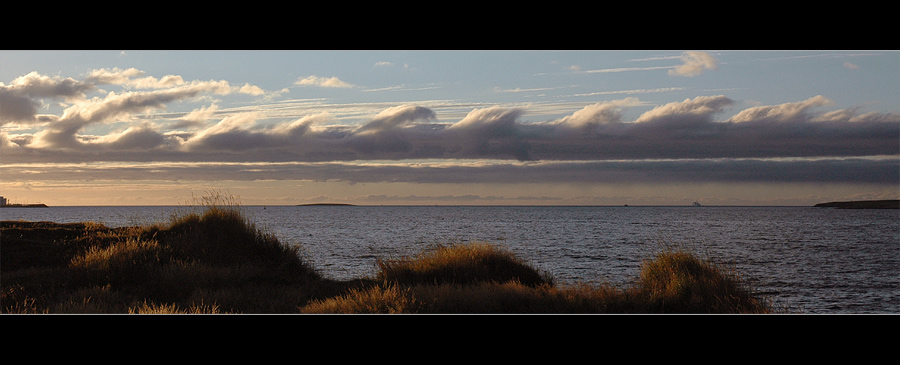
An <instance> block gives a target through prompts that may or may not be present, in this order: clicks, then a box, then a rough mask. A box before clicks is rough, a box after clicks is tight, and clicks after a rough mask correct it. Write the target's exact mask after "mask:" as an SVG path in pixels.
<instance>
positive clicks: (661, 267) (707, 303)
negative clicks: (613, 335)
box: [638, 251, 771, 313]
mask: <svg viewBox="0 0 900 365" xmlns="http://www.w3.org/2000/svg"><path fill="white" fill-rule="evenodd" d="M638 288H639V290H640V293H641V295H643V296H644V297H645V298H646V305H647V311H648V312H652V313H769V312H770V311H771V309H770V308H769V306H768V303H766V302H765V301H763V300H762V299H760V298H757V297H756V296H754V294H753V291H752V290H751V289H750V288H749V287H747V286H746V285H745V284H743V283H742V282H741V281H740V279H739V278H738V277H737V276H736V275H734V274H733V273H731V272H727V271H725V270H723V269H721V268H719V267H717V266H716V265H714V264H713V263H711V262H709V261H707V260H701V259H699V258H697V257H696V256H695V255H693V254H690V253H687V252H675V251H672V252H663V253H661V254H658V255H657V256H656V257H655V258H654V259H652V260H649V261H646V262H645V263H644V264H643V265H642V266H641V273H640V281H639V283H638Z"/></svg>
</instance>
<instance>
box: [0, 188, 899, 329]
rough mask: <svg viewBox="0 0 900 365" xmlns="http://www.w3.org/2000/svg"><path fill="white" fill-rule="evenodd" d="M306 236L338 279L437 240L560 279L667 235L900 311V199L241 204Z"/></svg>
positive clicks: (729, 261)
mask: <svg viewBox="0 0 900 365" xmlns="http://www.w3.org/2000/svg"><path fill="white" fill-rule="evenodd" d="M241 209H242V210H243V211H244V214H245V215H246V216H247V217H248V218H249V219H250V220H251V221H252V222H255V223H256V224H257V226H258V227H259V228H261V229H264V230H266V231H268V232H270V233H273V234H275V235H276V236H277V237H278V238H279V240H281V241H282V242H284V243H289V244H296V245H299V246H300V247H302V249H303V252H304V256H305V258H306V259H307V260H308V261H309V262H310V263H311V264H312V265H313V266H314V267H316V268H317V270H318V271H319V272H321V273H322V274H323V275H325V276H327V277H331V278H335V279H348V278H358V277H363V276H370V275H374V273H375V261H376V259H377V258H391V257H400V256H405V255H413V254H416V253H419V252H422V250H424V249H427V248H430V247H434V246H435V245H438V244H445V243H453V242H467V241H481V242H490V243H495V244H498V245H502V246H503V247H505V248H507V249H508V250H510V251H512V252H513V253H515V254H516V255H517V256H519V257H521V258H523V259H525V260H526V261H528V262H530V263H531V264H532V265H533V266H534V267H537V268H539V269H541V270H544V271H546V272H548V273H550V274H551V275H552V276H553V277H554V278H556V279H557V281H559V282H561V283H588V284H596V283H601V282H602V283H612V284H615V285H619V286H626V285H629V284H630V283H632V282H633V281H634V280H635V278H636V277H637V275H638V270H639V266H640V263H641V261H642V260H643V259H646V258H648V257H649V256H650V255H652V254H654V253H656V252H659V251H660V249H661V248H662V247H663V246H664V245H681V246H686V247H688V248H690V249H691V250H693V251H694V252H697V253H699V254H701V255H705V256H708V257H710V258H712V259H713V260H714V261H715V262H717V263H720V264H723V265H725V266H726V267H730V268H733V269H734V270H735V271H737V272H738V273H739V274H740V275H741V276H742V277H743V278H744V279H745V280H747V281H748V282H749V283H750V284H751V285H752V286H753V287H754V288H755V289H756V290H757V291H758V292H761V293H762V294H764V295H766V296H769V297H770V298H772V299H773V300H774V301H775V303H776V304H777V305H780V306H782V307H787V308H789V309H792V310H799V311H800V312H802V313H820V314H844V313H900V211H897V210H868V209H866V210H837V209H821V208H812V207H696V208H695V207H425V206H420V207H397V206H392V207H375V206H350V207H347V206H306V207H288V206H280V207H256V206H248V207H242V208H241ZM189 210H190V208H187V207H51V208H28V209H22V208H19V209H2V210H0V219H2V220H19V219H21V220H30V221H39V220H48V221H54V222H78V221H85V220H92V221H96V222H100V223H104V224H107V225H109V226H124V225H135V224H146V223H154V222H167V221H168V218H169V217H170V216H171V215H172V214H173V213H176V212H184V211H189Z"/></svg>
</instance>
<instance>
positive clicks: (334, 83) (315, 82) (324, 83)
mask: <svg viewBox="0 0 900 365" xmlns="http://www.w3.org/2000/svg"><path fill="white" fill-rule="evenodd" d="M294 85H297V86H319V87H329V88H352V87H353V85H352V84H350V83H347V82H344V81H343V80H341V79H339V78H337V77H330V78H325V77H319V76H308V77H305V78H302V79H298V80H297V81H296V82H294Z"/></svg>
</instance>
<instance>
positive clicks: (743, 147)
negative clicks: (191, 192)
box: [0, 53, 900, 183]
mask: <svg viewBox="0 0 900 365" xmlns="http://www.w3.org/2000/svg"><path fill="white" fill-rule="evenodd" d="M715 67H716V65H715V62H714V60H711V59H708V58H705V57H704V55H703V54H691V53H686V54H685V55H684V65H683V66H681V67H678V68H674V69H672V70H671V72H673V73H677V74H681V75H686V76H690V75H694V74H696V73H698V72H701V71H702V70H705V69H713V68H715ZM298 84H315V85H320V86H332V87H349V86H350V85H349V84H346V83H343V82H342V81H340V80H339V79H337V78H331V79H323V78H317V77H310V78H304V79H300V80H298ZM104 85H118V86H121V87H123V88H124V91H121V92H118V93H117V92H105V94H103V93H104V91H103V90H102V89H101V88H102V87H104ZM92 92H95V93H100V94H101V95H100V96H95V97H92V98H89V97H88V94H89V93H92ZM227 95H248V96H260V95H265V91H263V90H262V89H260V88H258V87H255V86H253V85H243V86H233V85H231V84H229V83H228V82H227V81H216V80H209V81H185V80H183V79H182V78H181V77H179V76H174V75H168V76H165V77H162V78H155V77H149V76H145V75H144V74H143V72H141V71H138V70H135V69H128V70H121V69H103V70H95V71H93V72H91V73H89V74H88V75H87V76H86V77H85V78H84V79H83V80H76V79H73V78H60V77H49V76H45V75H40V74H37V73H30V74H28V75H25V76H22V77H19V78H17V79H15V80H13V81H12V83H10V84H9V85H5V84H0V105H2V108H0V127H3V129H2V130H0V153H2V156H3V169H4V170H5V171H4V174H5V175H4V176H21V173H20V172H16V171H21V170H22V169H23V168H24V167H28V169H30V171H33V172H34V171H37V172H38V173H40V174H43V176H44V177H45V178H49V177H50V176H58V177H59V178H62V176H61V175H60V174H68V173H73V174H74V173H75V170H80V171H89V172H90V173H92V174H102V175H104V176H105V175H108V176H110V177H115V178H130V179H140V178H141V177H140V174H146V173H147V171H151V170H152V171H156V172H157V173H165V174H167V176H170V177H171V178H185V179H187V178H195V179H196V178H200V177H202V178H211V177H215V178H221V179H228V178H230V179H311V180H320V179H321V180H329V179H338V180H346V181H410V182H420V181H421V182H441V181H443V182H449V181H458V182H465V181H479V182H500V181H534V182H550V181H585V182H591V181H601V182H611V181H617V182H619V181H630V180H637V179H648V180H653V181H698V180H706V181H828V182H839V181H853V182H877V183H896V182H897V180H898V176H900V174H898V171H897V170H898V168H897V157H898V154H900V115H898V114H896V113H863V112H860V110H859V109H842V110H835V111H825V112H823V111H820V109H822V108H824V107H827V106H828V105H830V104H831V101H830V100H829V99H827V98H826V97H825V96H821V95H815V96H812V97H810V98H808V99H806V100H798V101H793V102H788V103H784V104H779V105H766V106H756V107H752V108H747V109H744V110H740V111H737V112H736V113H733V114H731V116H726V113H725V112H726V111H729V110H730V109H731V108H733V107H734V106H735V105H737V104H738V102H736V101H735V100H732V99H731V98H729V97H727V96H725V95H709V96H697V97H695V98H689V99H685V100H681V101H674V102H671V103H667V104H663V105H659V106H657V107H655V108H652V109H650V110H648V111H646V112H644V113H643V114H641V115H640V116H638V117H637V118H635V119H633V120H625V118H624V115H625V110H626V109H627V108H628V107H629V106H630V105H635V104H637V103H638V100H637V99H636V98H625V99H620V100H611V101H601V102H597V103H593V104H589V105H585V106H584V107H583V108H582V109H580V110H577V111H575V112H573V113H571V114H569V115H567V116H564V117H561V118H558V119H554V120H546V121H540V122H523V121H522V120H521V118H522V116H523V115H525V114H527V112H528V110H527V108H505V107H501V106H489V107H479V108H473V109H472V110H471V111H469V112H468V114H466V115H465V116H464V117H462V118H459V120H451V121H440V120H441V119H440V117H441V116H440V115H438V113H436V112H435V111H434V110H431V109H429V108H427V107H423V106H420V105H414V104H411V105H402V104H401V105H396V106H392V107H387V108H385V109H384V110H382V111H381V112H380V113H378V114H376V115H373V116H369V117H366V118H364V121H363V123H361V124H342V123H338V121H336V120H335V118H334V116H333V115H331V114H330V113H328V112H327V111H321V110H316V111H310V113H308V114H306V115H302V116H296V117H292V118H271V117H268V116H267V114H265V113H263V112H261V111H260V110H254V109H247V110H238V111H234V110H232V111H229V112H227V113H226V112H223V111H221V110H219V107H218V104H217V103H216V98H217V97H224V96H227ZM188 101H190V102H201V103H205V105H204V106H202V107H199V108H197V109H194V110H193V111H191V112H187V113H182V114H178V115H177V116H176V117H172V116H170V115H168V114H156V113H161V112H162V111H165V110H166V108H167V106H169V105H173V104H179V103H184V102H188ZM47 103H60V104H61V105H64V108H63V110H62V111H61V112H60V113H57V114H41V113H39V110H41V109H46V106H47V105H48V104H47ZM260 108H262V107H260ZM113 124H115V125H117V126H119V127H118V128H117V129H111V130H109V131H108V132H106V133H105V134H99V135H98V134H96V133H91V132H88V131H89V130H100V129H101V128H100V127H103V126H106V127H109V126H110V125H113ZM367 161H368V162H367ZM423 161H424V162H423ZM465 161H471V162H472V163H474V164H468V163H466V162H465ZM486 161H489V163H488V162H486ZM151 162H152V163H151ZM370 162H371V163H370ZM374 162H377V163H374ZM438 162H440V163H438ZM48 163H57V164H62V165H55V166H56V168H57V170H55V171H57V172H51V171H50V169H49V168H46V169H45V168H43V167H42V166H49V165H46V164H48ZM66 164H69V165H66ZM72 164H75V165H72ZM79 164H80V165H79ZM85 164H88V165H87V166H85ZM73 166H80V167H78V168H75V167H73ZM109 166H116V167H117V168H116V169H110V168H109ZM238 173H239V174H240V177H238ZM7 174H12V175H7ZM69 176H71V175H69Z"/></svg>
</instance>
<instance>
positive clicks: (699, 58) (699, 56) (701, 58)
mask: <svg viewBox="0 0 900 365" xmlns="http://www.w3.org/2000/svg"><path fill="white" fill-rule="evenodd" d="M681 61H682V62H684V63H683V64H682V65H680V66H677V67H675V68H673V69H671V70H669V75H673V76H687V77H693V76H697V75H699V74H701V73H703V71H704V70H715V69H716V68H717V67H718V66H717V64H718V60H716V58H715V57H713V56H711V55H710V54H709V53H706V52H697V51H691V52H684V53H683V54H682V55H681Z"/></svg>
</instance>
